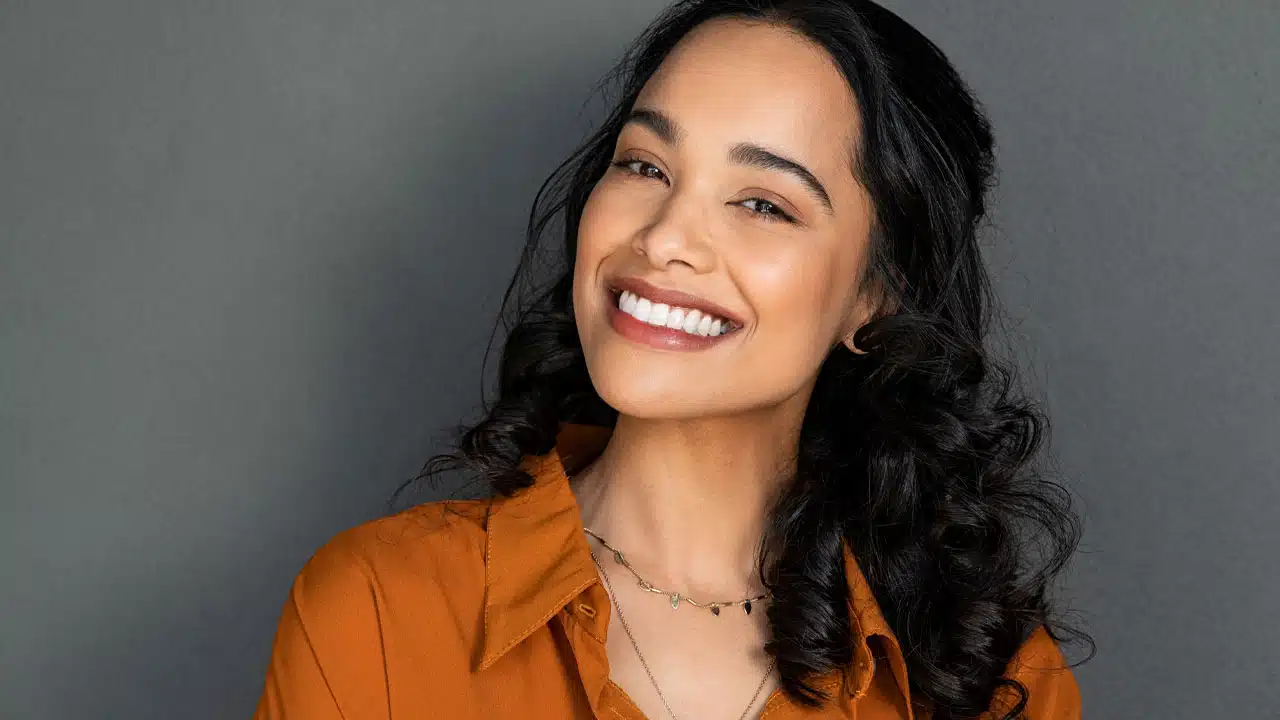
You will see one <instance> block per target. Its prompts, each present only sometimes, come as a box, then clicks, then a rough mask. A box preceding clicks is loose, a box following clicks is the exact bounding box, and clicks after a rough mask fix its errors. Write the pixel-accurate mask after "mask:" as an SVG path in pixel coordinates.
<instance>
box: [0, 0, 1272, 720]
mask: <svg viewBox="0 0 1280 720" xmlns="http://www.w3.org/2000/svg"><path fill="white" fill-rule="evenodd" d="M659 7H660V3H659V2H653V1H646V2H640V1H639V0H608V1H605V0H554V1H552V0H538V1H536V2H515V1H507V2H502V3H498V2H494V1H493V0H487V1H486V2H484V3H463V2H423V1H422V0H415V1H413V2H410V1H406V0H378V1H375V2H364V3H342V2H334V1H332V0H313V1H312V2H297V1H291V0H278V1H275V2H261V1H260V0H254V1H252V2H251V1H250V0H233V1H227V0H224V1H223V2H218V3H206V2H196V1H194V0H164V1H162V0H131V1H126V0H119V1H117V2H110V3H103V2H88V1H87V0H78V1H75V0H62V1H53V0H45V1H44V2H4V3H0V479H2V480H3V485H2V486H0V487H2V489H3V496H2V498H0V513H2V514H0V533H3V535H2V536H0V537H2V545H0V561H2V563H3V565H2V566H0V575H2V576H3V577H4V581H3V583H2V584H0V633H2V635H0V716H3V717H5V718H98V717H103V718H125V717H129V718H150V717H155V718H161V717H165V718H167V717H186V718H230V717H247V716H248V715H249V713H250V712H251V710H252V708H253V706H254V703H255V701H256V699H257V696H258V694H259V692H260V689H261V683H262V675H263V671H264V669H265V663H266V659H267V654H268V651H269V648H270V644H271V641H272V634H273V631H274V627H275V623H276V620H277V618H278V614H279V611H280V607H281V605H282V603H283V601H284V598H285V594H286V592H287V589H288V586H289V582H290V580H291V579H292V577H293V575H294V573H295V572H296V571H297V570H298V568H299V567H300V566H301V565H302V563H303V562H305V561H306V559H307V558H308V556H309V555H310V553H311V551H312V550H314V549H315V547H317V546H318V545H320V544H321V543H323V542H324V541H325V540H326V539H327V538H328V537H330V536H331V535H333V534H334V533H336V532H337V531H339V530H341V529H342V528H345V527H348V526H350V525H353V524H355V523H358V522H360V521H362V520H365V519H367V518H370V517H373V516H375V515H377V514H380V513H382V512H383V511H384V508H385V506H384V503H385V501H386V500H387V498H388V496H389V494H390V493H391V492H392V490H393V489H394V488H395V487H396V486H397V485H398V483H399V482H400V480H401V479H403V478H405V477H407V476H409V475H412V474H413V473H414V472H415V471H416V470H417V468H418V466H419V464H420V463H421V461H422V460H423V459H424V458H425V457H426V456H427V455H428V454H429V452H430V451H432V450H438V449H440V447H441V446H440V438H441V437H443V435H442V434H441V431H442V430H447V429H448V427H449V426H450V425H451V424H452V423H454V422H456V421H457V420H459V419H462V418H464V417H471V416H473V415H474V412H475V410H476V407H477V403H478V399H479V386H480V375H479V366H480V358H481V355H482V353H483V349H484V344H485V341H486V339H487V336H488V332H489V330H490V323H491V318H492V316H493V313H494V312H495V310H496V307H497V300H498V297H499V295H500V292H501V290H502V288H503V287H505V283H506V280H507V279H508V273H509V270H510V269H511V267H512V266H513V263H514V262H515V260H516V257H517V254H518V251H519V247H520V243H521V240H522V237H523V230H524V223H525V219H526V214H527V211H528V206H529V203H530V202H531V201H532V198H533V193H534V191H535V190H536V189H537V187H538V184H539V183H540V182H541V180H542V178H543V177H544V176H545V175H546V174H547V173H548V172H549V171H550V170H551V169H552V168H553V167H554V165H555V164H556V163H557V162H558V161H559V160H560V159H562V158H563V157H564V156H565V155H566V154H567V153H568V152H569V151H570V150H571V149H572V148H573V147H574V146H575V144H576V143H577V141H578V140H579V139H580V138H581V137H582V135H583V133H584V132H585V131H586V129H587V128H588V127H589V126H590V124H591V122H592V121H593V120H594V119H595V118H596V117H597V116H598V112H597V108H596V107H595V106H594V105H592V104H587V105H585V106H584V102H586V101H587V97H588V91H589V90H590V88H591V86H592V84H593V83H594V82H595V81H596V80H597V79H598V77H599V76H600V75H601V73H603V72H604V71H605V69H606V68H607V67H608V66H609V64H610V63H611V62H612V60H613V59H614V58H615V57H616V55H617V53H618V52H619V51H620V50H621V48H622V46H623V44H624V43H625V42H626V41H628V40H629V39H630V38H631V37H633V36H634V34H635V33H636V32H637V31H639V30H640V29H641V28H642V27H643V25H644V24H645V23H646V22H647V21H648V20H649V19H650V18H651V17H653V15H654V14H655V13H656V12H657V10H658V9H659ZM892 7H894V8H895V9H898V10H899V11H900V12H902V13H903V14H904V15H905V16H906V17H908V19H911V20H912V21H914V22H916V23H917V24H918V25H919V26H920V27H921V28H922V29H923V30H924V31H925V32H926V33H928V34H930V35H931V36H932V37H934V38H935V39H936V40H937V41H938V42H939V44H940V45H942V46H943V47H944V48H945V49H946V50H947V51H948V52H949V53H950V54H951V55H952V57H953V59H954V60H955V61H956V62H957V64H958V65H959V66H960V67H961V69H962V71H963V72H965V73H966V75H967V77H968V78H969V79H970V81H971V82H972V84H973V85H974V86H975V88H976V89H977V90H978V92H979V94H980V96H981V97H982V98H984V100H985V101H986V103H987V105H988V108H989V110H990V112H991V114H992V116H993V118H994V121H995V124H996V128H997V132H998V138H999V141H1000V160H1001V163H1002V167H1003V176H1002V185H1001V187H1000V190H999V197H998V204H997V208H996V221H997V232H996V233H995V234H994V235H993V247H992V250H991V260H992V267H993V269H995V271H996V273H997V277H998V280H999V283H1000V287H1001V289H1002V291H1003V293H1004V296H1005V300H1006V304H1007V308H1008V310H1009V311H1010V313H1011V314H1012V315H1013V316H1014V318H1015V319H1017V320H1019V322H1020V324H1018V325H1017V326H1016V330H1017V337H1018V339H1019V341H1020V342H1022V343H1023V346H1024V348H1025V358H1026V359H1025V362H1026V365H1027V371H1028V373H1029V377H1031V378H1032V379H1033V381H1034V382H1035V383H1036V384H1037V387H1040V388H1041V389H1042V391H1043V393H1044V395H1045V397H1046V398H1047V400H1048V402H1049V409H1050V412H1051V413H1052V415H1053V417H1054V419H1055V432H1054V435H1053V440H1054V447H1055V450H1056V453H1057V458H1058V464H1059V467H1060V469H1061V471H1062V472H1063V473H1064V474H1065V475H1066V476H1067V477H1068V478H1069V480H1070V481H1071V483H1072V485H1073V487H1074V489H1075V490H1076V492H1077V493H1078V494H1079V496H1080V498H1081V501H1082V504H1081V509H1082V511H1083V512H1084V514H1085V519H1086V521H1087V534H1086V536H1085V542H1084V547H1083V552H1082V554H1081V555H1080V556H1078V559H1077V561H1076V563H1075V564H1074V566H1073V569H1072V572H1071V573H1070V575H1069V576H1068V578H1067V581H1066V583H1065V584H1064V594H1063V596H1062V597H1063V600H1064V601H1066V602H1067V603H1068V604H1069V605H1070V606H1071V607H1073V608H1077V609H1078V611H1079V612H1078V613H1077V615H1076V616H1075V618H1076V619H1077V620H1078V621H1080V622H1082V623H1083V624H1084V625H1085V627H1086V628H1087V629H1088V630H1089V631H1090V632H1092V633H1093V634H1094V636H1095V637H1096V638H1097V640H1098V642H1099V654H1098V655H1097V657H1095V658H1094V660H1093V661H1091V662H1090V663H1088V664H1086V665H1085V666H1083V667H1081V668H1080V669H1078V670H1077V676H1078V677H1079V679H1080V682H1081V684H1082V687H1083V692H1084V695H1085V702H1086V712H1087V717H1090V718H1137V717H1160V718H1208V717H1214V718H1217V717H1264V716H1265V717H1280V715H1277V710H1276V708H1277V707H1280V694H1278V693H1280V691H1278V690H1277V688H1278V687H1280V661H1278V659H1277V658H1278V655H1280V652H1278V651H1277V649H1276V648H1277V645H1278V644H1280V629H1278V628H1280V623H1277V622H1276V619H1275V618H1274V617H1273V614H1272V612H1271V611H1274V609H1275V608H1276V607H1277V595H1278V594H1280V593H1278V592H1277V591H1278V589H1280V588H1278V585H1280V560H1277V552H1276V551H1277V549H1278V548H1280V530H1278V529H1277V527H1276V524H1275V522H1274V521H1273V518H1274V517H1275V515H1276V511H1277V508H1278V506H1280V503H1278V502H1277V501H1278V500H1280V486H1278V485H1280V484H1278V483H1277V477H1280V450H1278V449H1277V445H1278V444H1280V442H1278V441H1280V381H1277V379H1276V376H1275V371H1276V368H1277V367H1280V332H1277V331H1278V330H1280V324H1278V322H1277V319H1276V317H1277V311H1278V310H1280V292H1278V291H1277V290H1276V285H1275V281H1276V277H1277V272H1278V271H1280V243H1278V242H1277V240H1280V237H1277V221H1276V217H1275V210H1276V202H1275V200H1274V198H1273V195H1274V193H1275V191H1276V188H1277V187H1280V172H1278V170H1277V165H1278V163H1277V147H1278V145H1280V137H1278V131H1277V128H1280V121H1277V119H1276V118H1277V116H1280V90H1278V89H1277V88H1280V77H1278V75H1280V73H1278V72H1277V70H1280V51H1277V50H1276V49H1275V48H1277V47H1280V3H1275V2H1270V1H1264V0H1253V1H1251V2H1246V1H1244V0H1234V1H1233V2H1230V3H1227V2H1190V1H1186V0H1184V1H1181V2H1173V1H1171V0H1144V1H1141V2H1139V1H1136V0H1077V2H1073V3H1061V2H1048V1H1047V0H1046V1H1037V2H1020V3H1012V2H1001V3H991V2H985V1H983V0H930V1H928V2H925V1H916V2H906V1H901V2H895V3H892Z"/></svg>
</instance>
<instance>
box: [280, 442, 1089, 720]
mask: <svg viewBox="0 0 1280 720" xmlns="http://www.w3.org/2000/svg"><path fill="white" fill-rule="evenodd" d="M608 433H609V431H608V430H607V429H604V428H594V427H588V426H582V425H565V426H564V427H563V429H562V431H561V433H560V435H559V437H558V438H557V442H556V448H555V449H554V450H552V451H551V452H549V453H548V454H546V455H543V456H540V457H531V458H526V461H525V462H526V468H527V469H528V470H529V471H530V472H531V473H532V474H533V476H534V479H535V483H534V485H533V486H531V487H529V488H527V489H525V490H522V491H520V492H519V493H517V494H516V496H515V497H514V498H502V497H500V496H499V497H497V498H492V499H484V500H448V501H439V502H431V503H424V504H422V505H419V506H417V507H414V508H411V509H409V510H406V511H404V512H401V513H399V514H397V515H394V516H391V517H386V518H382V519H379V520H374V521H372V522H368V523H365V524H363V525H360V526H358V527H355V528H352V529H350V530H347V531H345V532H343V533H340V534H339V535H337V536H336V537H334V538H333V539H332V540H330V541H329V542H328V543H326V544H325V545H324V546H323V547H322V548H320V550H318V551H317V552H316V554H315V555H314V556H313V557H312V558H311V560H310V561H308V562H307V564H306V566H305V567H303V569H302V571H301V572H300V573H299V574H298V577H297V578H296V579H295V580H294V583H293V588H292V590H291V592H290V595H289V599H288V601H287V602H286V603H285V606H284V612H283V614H282V616H281V618H280V625H279V629H278V630H277V632H276V637H275V646H274V648H273V651H272V654H271V662H270V667H269V668H268V671H267V678H266V686H265V688H264V691H263V694H262V697H261V700H260V701H259V704H258V709H257V713H256V715H255V718H256V720H271V719H275V718H289V719H291V720H330V719H333V720H338V719H342V720H365V719H366V718H368V719H372V718H378V719H380V720H390V719H391V718H395V719H396V720H399V719H401V718H449V719H450V720H469V719H474V720H481V719H484V720H490V719H493V718H526V719H530V720H543V719H545V720H551V719H553V718H554V719H555V720H568V719H571V718H608V719H609V720H645V717H644V715H643V714H642V713H641V712H640V710H639V709H638V708H637V707H636V706H635V704H634V703H633V702H632V701H631V700H630V699H629V698H628V696H627V694H626V692H625V691H624V690H623V689H622V688H621V687H620V686H618V685H616V684H614V683H613V682H612V681H611V680H610V679H609V661H608V658H607V657H606V654H605V634H606V630H608V629H609V613H610V603H609V597H608V595H607V594H606V592H605V589H604V587H603V586H602V585H601V584H600V580H599V575H598V573H597V570H596V567H595V564H594V563H593V562H592V560H591V556H590V554H589V552H588V551H589V546H588V544H587V540H586V536H585V533H584V531H583V528H582V520H581V516H580V514H579V509H578V504H577V498H576V496H575V495H574V494H573V492H572V491H571V490H570V488H569V482H568V476H567V474H566V473H572V472H573V471H574V470H575V469H576V468H577V467H580V466H581V465H583V464H585V463H586V462H587V461H589V460H590V459H591V458H592V457H594V455H595V453H597V452H599V450H600V449H601V448H602V447H603V445H604V442H605V441H606V440H607V438H608ZM845 568H846V572H847V574H848V581H849V588H850V598H849V608H850V620H851V622H852V623H853V630H854V638H855V647H854V659H855V663H854V667H853V668H852V669H851V672H850V673H849V678H850V680H849V682H848V683H846V682H845V681H844V678H843V675H842V674H841V673H840V671H839V670H833V671H831V672H830V673H828V674H827V675H826V676H824V677H823V678H821V679H820V680H819V681H818V682H817V683H816V684H817V685H818V686H819V687H822V688H824V689H827V690H828V691H829V692H830V694H831V695H832V697H833V700H832V701H831V702H829V703H828V704H827V705H825V706H824V707H823V708H821V709H817V710H814V709H808V708H804V707H801V706H799V705H796V704H794V703H792V702H791V701H790V700H789V699H788V698H787V696H786V695H784V694H783V692H782V690H781V688H778V689H777V690H775V691H774V692H773V693H772V694H771V695H770V696H769V698H768V700H767V703H766V705H765V706H764V710H763V711H762V714H761V715H760V717H761V718H766V719H767V720H793V719H797V720H798V719H799V718H858V719H859V720H889V719H890V718H893V719H895V720H896V719H900V718H907V719H908V720H925V718H924V717H923V715H924V714H923V713H913V712H912V710H911V698H910V693H909V691H908V687H907V674H906V664H905V663H904V661H903V656H902V651H901V648H900V647H899V644H898V641H897V639H896V638H895V637H894V634H893V632H892V631H891V630H890V629H889V626H888V624H887V623H886V622H885V619H884V617H883V616H882V615H881V612H880V608H879V606H878V605H877V603H876V600H875V598H874V597H872V594H871V589H870V587H869V586H868V585H867V582H866V579H865V578H864V577H863V575H862V572H861V570H859V568H858V564H857V563H856V562H855V560H854V558H853V555H852V554H851V553H850V551H849V548H848V545H847V544H846V546H845ZM1063 665H1064V660H1063V656H1062V654H1061V652H1060V651H1059V648H1058V646H1057V644H1056V643H1055V642H1054V641H1053V640H1052V638H1050V637H1049V636H1048V634H1047V633H1046V632H1045V631H1044V629H1043V628H1038V629H1037V630H1036V631H1035V633H1034V634H1033V635H1032V636H1031V637H1030V639H1029V640H1028V641H1027V642H1026V644H1025V645H1024V646H1023V647H1022V649H1021V650H1020V651H1019V653H1018V656H1017V657H1016V658H1014V660H1013V662H1012V663H1010V665H1009V669H1008V671H1007V672H1006V675H1008V676H1010V677H1016V678H1017V679H1019V680H1020V681H1022V683H1023V684H1024V685H1026V686H1027V688H1028V689H1029V690H1030V693H1031V696H1030V707H1029V711H1028V714H1027V718H1028V719H1029V720H1049V719H1050V718H1053V719H1054V720H1074V719H1078V718H1079V717H1080V695H1079V691H1078V689H1077V686H1076V682H1075V678H1074V677H1073V676H1072V673H1071V671H1070V670H1069V669H1066V668H1064V667H1063Z"/></svg>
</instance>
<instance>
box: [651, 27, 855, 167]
mask: <svg viewBox="0 0 1280 720" xmlns="http://www.w3.org/2000/svg"><path fill="white" fill-rule="evenodd" d="M636 106H637V107H640V106H643V107H654V108H658V109H661V110H663V111H664V112H665V113H666V114H668V115H670V116H671V117H673V118H674V119H675V120H676V122H678V123H679V124H680V125H681V126H682V127H683V128H684V129H685V130H686V131H687V132H688V135H689V140H690V142H691V143H692V144H706V143H713V144H716V145H717V147H716V148H715V149H716V150H717V151H718V150H719V147H718V146H719V145H720V144H723V145H726V146H727V145H730V144H732V143H735V142H739V141H743V140H749V141H752V142H756V143H759V144H761V145H765V146H767V147H770V148H773V149H779V150H783V151H786V152H787V153H788V154H789V155H790V156H791V157H793V158H795V159H797V160H799V161H800V162H803V163H804V164H806V165H808V166H809V167H810V168H813V169H814V170H815V171H818V172H820V173H821V174H823V175H826V176H827V177H831V178H834V177H835V176H836V174H837V173H840V172H846V173H847V172H848V169H849V159H850V156H851V153H852V151H853V148H854V143H855V142H856V138H857V136H858V132H859V130H858V127H859V119H858V110H857V103H856V100H855V98H854V96H853V91H852V90H851V89H850V88H849V85H848V83H847V82H846V81H845V79H844V76H843V75H842V74H841V72H840V70H839V69H838V68H837V67H836V66H835V64H834V62H833V61H832V60H831V58H830V56H828V55H827V53H826V51H825V50H824V49H823V48H822V47H821V46H819V45H817V44H816V43H814V42H812V41H811V40H809V39H807V38H805V37H803V36H801V35H799V34H798V33H796V32H794V31H791V30H789V29H787V28H783V27H779V26H775V25H768V24H765V23H762V22H751V21H743V20H738V19H727V18H722V19H716V20H712V21H709V22H706V23H703V24H702V25H700V26H698V27H697V28H695V29H694V30H693V31H692V32H690V33H689V34H688V35H686V36H685V37H684V38H683V39H681V40H680V42H679V43H678V44H677V45H676V46H675V48H673V49H672V51H671V53H670V54H669V55H668V56H667V58H666V59H665V60H664V61H663V63H662V65H661V66H660V67H659V68H658V71H657V72H655V73H654V75H653V76H652V77H651V78H650V79H649V81H648V82H647V83H646V84H645V86H644V88H643V89H642V90H641V92H640V95H639V97H638V98H637V100H636Z"/></svg>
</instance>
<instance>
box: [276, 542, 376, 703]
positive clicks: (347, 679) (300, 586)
mask: <svg viewBox="0 0 1280 720" xmlns="http://www.w3.org/2000/svg"><path fill="white" fill-rule="evenodd" d="M346 544H347V543H346V541H345V539H344V535H339V536H338V537H336V538H334V539H333V540H331V541H330V542H329V543H327V544H326V545H325V546H324V547H322V548H321V549H320V550H319V551H317V552H316V554H315V555H314V556H312V558H311V559H310V560H309V561H308V562H307V564H306V565H305V566H304V567H303V569H302V571H301V572H299V573H298V576H297V577H296V578H295V579H294V581H293V587H292V588H291V589H290V591H289V598H288V600H286V601H285V605H284V610H283V611H282V613H281V615H280V623H279V626H278V628H277V629H276V635H275V642H274V645H273V647H272V650H271V660H270V664H269V665H268V668H267V677H266V683H265V685H264V687H263V691H262V696H261V698H260V699H259V701H258V708H257V711H256V712H255V714H254V720H365V719H366V718H370V719H380V718H387V717H388V716H389V712H388V709H387V708H388V700H387V695H386V672H385V668H386V659H385V656H384V653H383V647H382V633H381V628H380V625H379V622H378V599H377V596H376V593H375V591H374V587H375V586H374V583H373V582H372V578H371V573H370V572H369V571H368V570H367V568H366V566H365V564H364V563H363V562H362V561H361V560H360V559H359V557H358V555H357V554H356V553H354V552H352V551H351V549H349V548H347V547H344V546H345V545H346Z"/></svg>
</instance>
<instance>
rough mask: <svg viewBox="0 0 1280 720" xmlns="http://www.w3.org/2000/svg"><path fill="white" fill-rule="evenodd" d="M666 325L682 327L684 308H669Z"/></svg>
mask: <svg viewBox="0 0 1280 720" xmlns="http://www.w3.org/2000/svg"><path fill="white" fill-rule="evenodd" d="M667 327H669V328H671V329H672V330H679V329H681V328H683V327H684V308H671V312H670V313H668V314H667Z"/></svg>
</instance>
